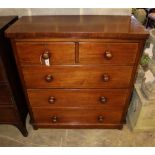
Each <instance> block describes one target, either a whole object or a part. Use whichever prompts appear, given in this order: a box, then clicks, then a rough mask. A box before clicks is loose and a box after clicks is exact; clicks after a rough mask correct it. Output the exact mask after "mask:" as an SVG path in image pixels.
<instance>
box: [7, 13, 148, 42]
mask: <svg viewBox="0 0 155 155" xmlns="http://www.w3.org/2000/svg"><path fill="white" fill-rule="evenodd" d="M6 35H7V37H9V38H16V39H17V38H18V39H24V38H27V39H30V38H86V39H93V38H95V39H97V38H98V39H105V38H106V39H142V40H143V39H145V38H146V37H147V36H148V32H147V31H146V30H144V27H143V26H142V25H141V24H140V23H139V22H137V20H136V19H135V18H134V17H130V16H110V15H109V16H103V15H100V16H98V15H81V16H79V15H78V16H76V15H74V16H71V15H69V16H68V15H67V16H59V15H57V16H34V17H33V16H27V17H22V18H21V19H20V20H19V21H18V22H16V23H15V24H14V25H13V26H12V27H11V28H9V29H8V30H7V33H6Z"/></svg>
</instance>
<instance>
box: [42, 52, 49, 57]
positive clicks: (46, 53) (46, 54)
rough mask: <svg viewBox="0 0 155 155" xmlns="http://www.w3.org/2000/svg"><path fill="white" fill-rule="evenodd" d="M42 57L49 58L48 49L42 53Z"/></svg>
mask: <svg viewBox="0 0 155 155" xmlns="http://www.w3.org/2000/svg"><path fill="white" fill-rule="evenodd" d="M42 58H43V59H49V58H50V53H49V52H48V51H45V52H44V53H43V54H42Z"/></svg>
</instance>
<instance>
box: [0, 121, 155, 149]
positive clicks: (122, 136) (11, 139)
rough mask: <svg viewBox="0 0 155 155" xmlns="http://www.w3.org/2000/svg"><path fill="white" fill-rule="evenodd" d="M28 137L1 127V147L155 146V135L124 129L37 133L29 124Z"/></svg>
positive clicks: (59, 130)
mask: <svg viewBox="0 0 155 155" xmlns="http://www.w3.org/2000/svg"><path fill="white" fill-rule="evenodd" d="M28 122H29V119H27V129H28V132H29V135H28V137H26V138H25V137H23V136H22V135H21V133H20V132H19V131H18V129H17V128H16V127H14V126H11V125H0V146H2V147H5V146H8V147H13V146H16V147H17V146H19V147H24V146H27V147H28V146H33V147H35V146H55V147H59V146H64V147H65V146H68V147H73V146H74V147H79V146H81V147H84V146H85V147H93V146H94V147H104V146H105V147H110V146H114V147H115V146H122V147H123V146H129V147H130V146H155V132H154V133H153V132H141V133H133V132H131V131H130V130H129V129H128V127H127V125H124V128H123V129H122V130H117V129H67V130H66V129H38V130H33V128H32V126H31V125H30V124H29V123H28Z"/></svg>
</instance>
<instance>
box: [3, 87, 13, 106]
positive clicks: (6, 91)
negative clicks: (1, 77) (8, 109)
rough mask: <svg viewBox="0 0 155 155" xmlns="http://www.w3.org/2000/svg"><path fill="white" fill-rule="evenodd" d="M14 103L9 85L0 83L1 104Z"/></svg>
mask: <svg viewBox="0 0 155 155" xmlns="http://www.w3.org/2000/svg"><path fill="white" fill-rule="evenodd" d="M9 104H12V97H11V94H10V91H9V88H8V86H7V85H0V105H9Z"/></svg>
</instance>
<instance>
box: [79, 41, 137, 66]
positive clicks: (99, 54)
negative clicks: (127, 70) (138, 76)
mask: <svg viewBox="0 0 155 155" xmlns="http://www.w3.org/2000/svg"><path fill="white" fill-rule="evenodd" d="M137 52H138V43H85V42H84V43H80V44H79V61H80V63H81V64H117V65H132V64H134V63H135V59H136V56H137Z"/></svg>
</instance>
